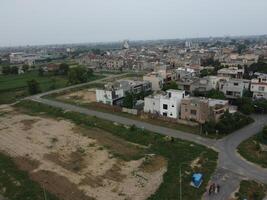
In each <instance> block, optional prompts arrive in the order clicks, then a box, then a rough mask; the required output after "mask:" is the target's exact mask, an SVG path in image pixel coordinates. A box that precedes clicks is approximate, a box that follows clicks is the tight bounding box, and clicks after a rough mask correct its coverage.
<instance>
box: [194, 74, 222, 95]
mask: <svg viewBox="0 0 267 200" xmlns="http://www.w3.org/2000/svg"><path fill="white" fill-rule="evenodd" d="M220 80H221V77H218V76H205V77H203V78H199V79H197V80H196V81H195V82H194V83H193V84H192V87H191V91H193V92H207V91H210V90H212V89H214V90H216V89H218V87H219V86H218V82H219V81H220Z"/></svg>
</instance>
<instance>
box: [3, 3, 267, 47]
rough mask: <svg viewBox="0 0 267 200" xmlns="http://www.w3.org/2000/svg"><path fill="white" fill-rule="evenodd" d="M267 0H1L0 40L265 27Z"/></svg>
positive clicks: (160, 35)
mask: <svg viewBox="0 0 267 200" xmlns="http://www.w3.org/2000/svg"><path fill="white" fill-rule="evenodd" d="M266 10H267V0H0V46H9V45H33V44H53V43H58V44H59V43H79V42H102V41H104V42H105V41H119V40H123V39H130V40H136V39H137V40H138V39H165V38H166V39H168V38H187V37H201V36H225V35H255V34H266V33H267V12H266Z"/></svg>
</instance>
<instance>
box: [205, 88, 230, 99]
mask: <svg viewBox="0 0 267 200" xmlns="http://www.w3.org/2000/svg"><path fill="white" fill-rule="evenodd" d="M207 98H211V99H222V100H224V99H226V97H225V95H224V93H223V92H221V91H219V90H214V89H212V90H210V91H209V92H208V93H207Z"/></svg>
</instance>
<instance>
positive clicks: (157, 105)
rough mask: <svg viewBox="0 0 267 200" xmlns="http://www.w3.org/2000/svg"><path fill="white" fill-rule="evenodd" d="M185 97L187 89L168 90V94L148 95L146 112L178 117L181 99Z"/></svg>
mask: <svg viewBox="0 0 267 200" xmlns="http://www.w3.org/2000/svg"><path fill="white" fill-rule="evenodd" d="M185 97H186V95H185V91H180V90H167V91H166V95H156V96H149V97H146V98H145V106H144V112H146V113H151V114H159V115H161V116H165V117H169V118H174V119H177V118H178V117H179V115H180V104H181V100H182V99H184V98H185Z"/></svg>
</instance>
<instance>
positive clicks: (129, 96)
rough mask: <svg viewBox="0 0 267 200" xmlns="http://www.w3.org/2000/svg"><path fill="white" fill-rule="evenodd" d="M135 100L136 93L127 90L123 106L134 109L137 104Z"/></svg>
mask: <svg viewBox="0 0 267 200" xmlns="http://www.w3.org/2000/svg"><path fill="white" fill-rule="evenodd" d="M135 102H136V98H135V95H134V94H133V93H132V92H127V93H126V94H125V97H124V99H123V103H122V106H123V107H125V108H130V109H132V108H133V107H134V105H135Z"/></svg>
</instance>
